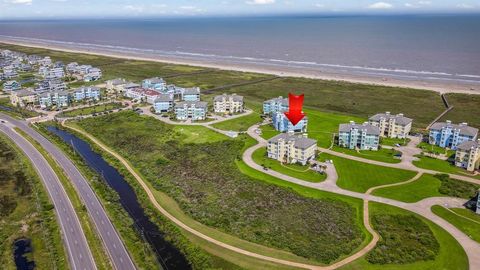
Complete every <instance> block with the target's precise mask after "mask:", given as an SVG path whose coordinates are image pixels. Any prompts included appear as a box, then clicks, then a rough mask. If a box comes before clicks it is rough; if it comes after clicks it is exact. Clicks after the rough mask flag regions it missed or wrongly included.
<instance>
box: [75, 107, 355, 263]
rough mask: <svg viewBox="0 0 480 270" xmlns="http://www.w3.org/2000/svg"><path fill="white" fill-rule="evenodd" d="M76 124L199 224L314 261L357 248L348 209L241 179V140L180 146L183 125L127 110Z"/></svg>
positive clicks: (341, 204)
mask: <svg viewBox="0 0 480 270" xmlns="http://www.w3.org/2000/svg"><path fill="white" fill-rule="evenodd" d="M79 125H80V126H81V127H82V128H84V129H85V130H87V132H89V133H91V134H93V135H94V136H96V137H98V138H100V139H101V140H102V141H104V142H105V143H106V144H107V145H110V146H111V147H112V148H114V149H117V151H118V152H119V153H121V154H122V155H123V156H125V157H126V158H127V159H129V160H130V162H132V164H133V165H134V166H135V167H136V168H137V169H138V170H139V172H140V173H141V174H142V175H144V176H145V178H146V179H147V180H148V181H149V182H150V183H151V184H152V186H153V187H154V188H155V189H157V190H159V191H162V192H165V193H166V194H168V195H169V196H171V197H173V198H174V199H175V200H176V201H177V202H178V203H179V205H180V207H181V209H182V211H183V212H185V213H187V214H188V215H189V216H191V217H192V218H194V219H195V220H197V221H199V222H200V223H203V224H204V225H207V226H210V227H213V228H216V229H218V230H220V231H223V232H225V233H228V234H232V235H234V236H237V237H239V238H242V239H244V240H247V241H250V242H254V243H258V244H261V245H265V246H268V247H272V248H277V249H281V250H286V251H290V252H292V253H294V254H296V255H297V256H301V257H305V258H310V259H313V260H316V261H318V262H320V263H329V262H332V261H334V260H337V259H338V258H340V257H342V256H345V255H347V254H350V253H351V252H352V251H354V250H355V249H357V248H358V246H360V245H361V244H362V243H363V240H364V234H363V233H362V229H361V227H359V226H358V216H357V211H356V210H355V208H354V207H353V206H352V205H351V204H349V203H346V202H344V201H341V200H333V199H312V198H306V197H304V196H302V195H300V194H298V193H296V192H292V191H291V190H289V189H284V188H280V187H277V186H272V185H268V184H265V183H264V182H259V181H253V179H252V178H251V177H249V176H247V175H244V174H242V173H240V171H239V169H238V168H237V166H236V164H235V161H237V160H238V158H239V157H240V155H241V151H242V150H243V147H244V142H243V141H242V140H229V139H225V140H222V141H209V142H205V143H199V142H196V143H195V144H192V143H185V138H187V139H186V141H189V140H188V137H190V134H191V132H190V133H187V134H184V133H181V132H180V131H179V130H178V128H183V127H176V128H172V127H171V126H168V125H166V124H164V123H162V122H160V121H158V120H156V119H154V118H150V117H142V116H138V115H137V114H135V113H132V112H122V113H117V114H112V115H108V116H101V117H97V118H96V119H95V120H91V119H84V120H82V121H81V122H79ZM191 128H192V129H193V128H196V129H197V130H199V132H200V130H203V129H205V128H203V127H191ZM195 133H196V132H195ZM107 134H108V135H107ZM151 134H162V136H153V137H152V136H151ZM225 138H226V137H225ZM287 202H288V203H287ZM220 206H221V207H220ZM299 217H301V218H299ZM300 220H301V222H300ZM327 228H328V229H327ZM333 239H336V240H335V241H333ZM339 239H342V240H341V241H339ZM339 243H340V244H339ZM326 251H328V252H326Z"/></svg>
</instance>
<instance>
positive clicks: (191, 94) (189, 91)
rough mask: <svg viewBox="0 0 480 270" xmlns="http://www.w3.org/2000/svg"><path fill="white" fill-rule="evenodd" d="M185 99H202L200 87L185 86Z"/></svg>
mask: <svg viewBox="0 0 480 270" xmlns="http://www.w3.org/2000/svg"><path fill="white" fill-rule="evenodd" d="M182 100H183V101H200V88H198V87H192V88H185V89H183V92H182Z"/></svg>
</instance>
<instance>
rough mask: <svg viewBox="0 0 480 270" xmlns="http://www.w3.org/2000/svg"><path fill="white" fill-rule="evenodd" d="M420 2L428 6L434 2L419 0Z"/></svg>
mask: <svg viewBox="0 0 480 270" xmlns="http://www.w3.org/2000/svg"><path fill="white" fill-rule="evenodd" d="M418 4H419V5H422V6H428V5H431V4H432V2H431V1H418Z"/></svg>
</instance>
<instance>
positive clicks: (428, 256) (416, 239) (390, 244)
mask: <svg viewBox="0 0 480 270" xmlns="http://www.w3.org/2000/svg"><path fill="white" fill-rule="evenodd" d="M372 223H373V226H374V227H375V230H377V232H378V233H379V234H380V236H381V239H380V241H379V242H378V243H377V245H376V247H375V249H374V250H373V251H371V252H370V253H369V254H368V255H367V261H368V262H370V263H373V264H406V263H413V262H417V261H426V260H434V259H435V256H436V255H437V254H438V253H439V250H440V245H439V243H438V242H437V240H436V239H435V236H434V235H433V232H432V231H431V230H430V228H429V227H428V225H427V224H426V223H425V222H423V221H422V220H420V219H419V218H417V217H415V216H413V215H380V214H379V215H374V216H373V218H372Z"/></svg>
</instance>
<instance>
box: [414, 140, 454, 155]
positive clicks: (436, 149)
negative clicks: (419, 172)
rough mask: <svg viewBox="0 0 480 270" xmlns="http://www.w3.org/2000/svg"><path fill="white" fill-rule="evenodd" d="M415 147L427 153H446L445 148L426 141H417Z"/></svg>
mask: <svg viewBox="0 0 480 270" xmlns="http://www.w3.org/2000/svg"><path fill="white" fill-rule="evenodd" d="M417 147H418V148H420V149H422V151H425V152H427V153H434V154H442V155H443V154H446V153H447V149H445V148H443V147H440V146H438V145H433V144H429V143H426V142H421V143H419V144H418V145H417Z"/></svg>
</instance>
